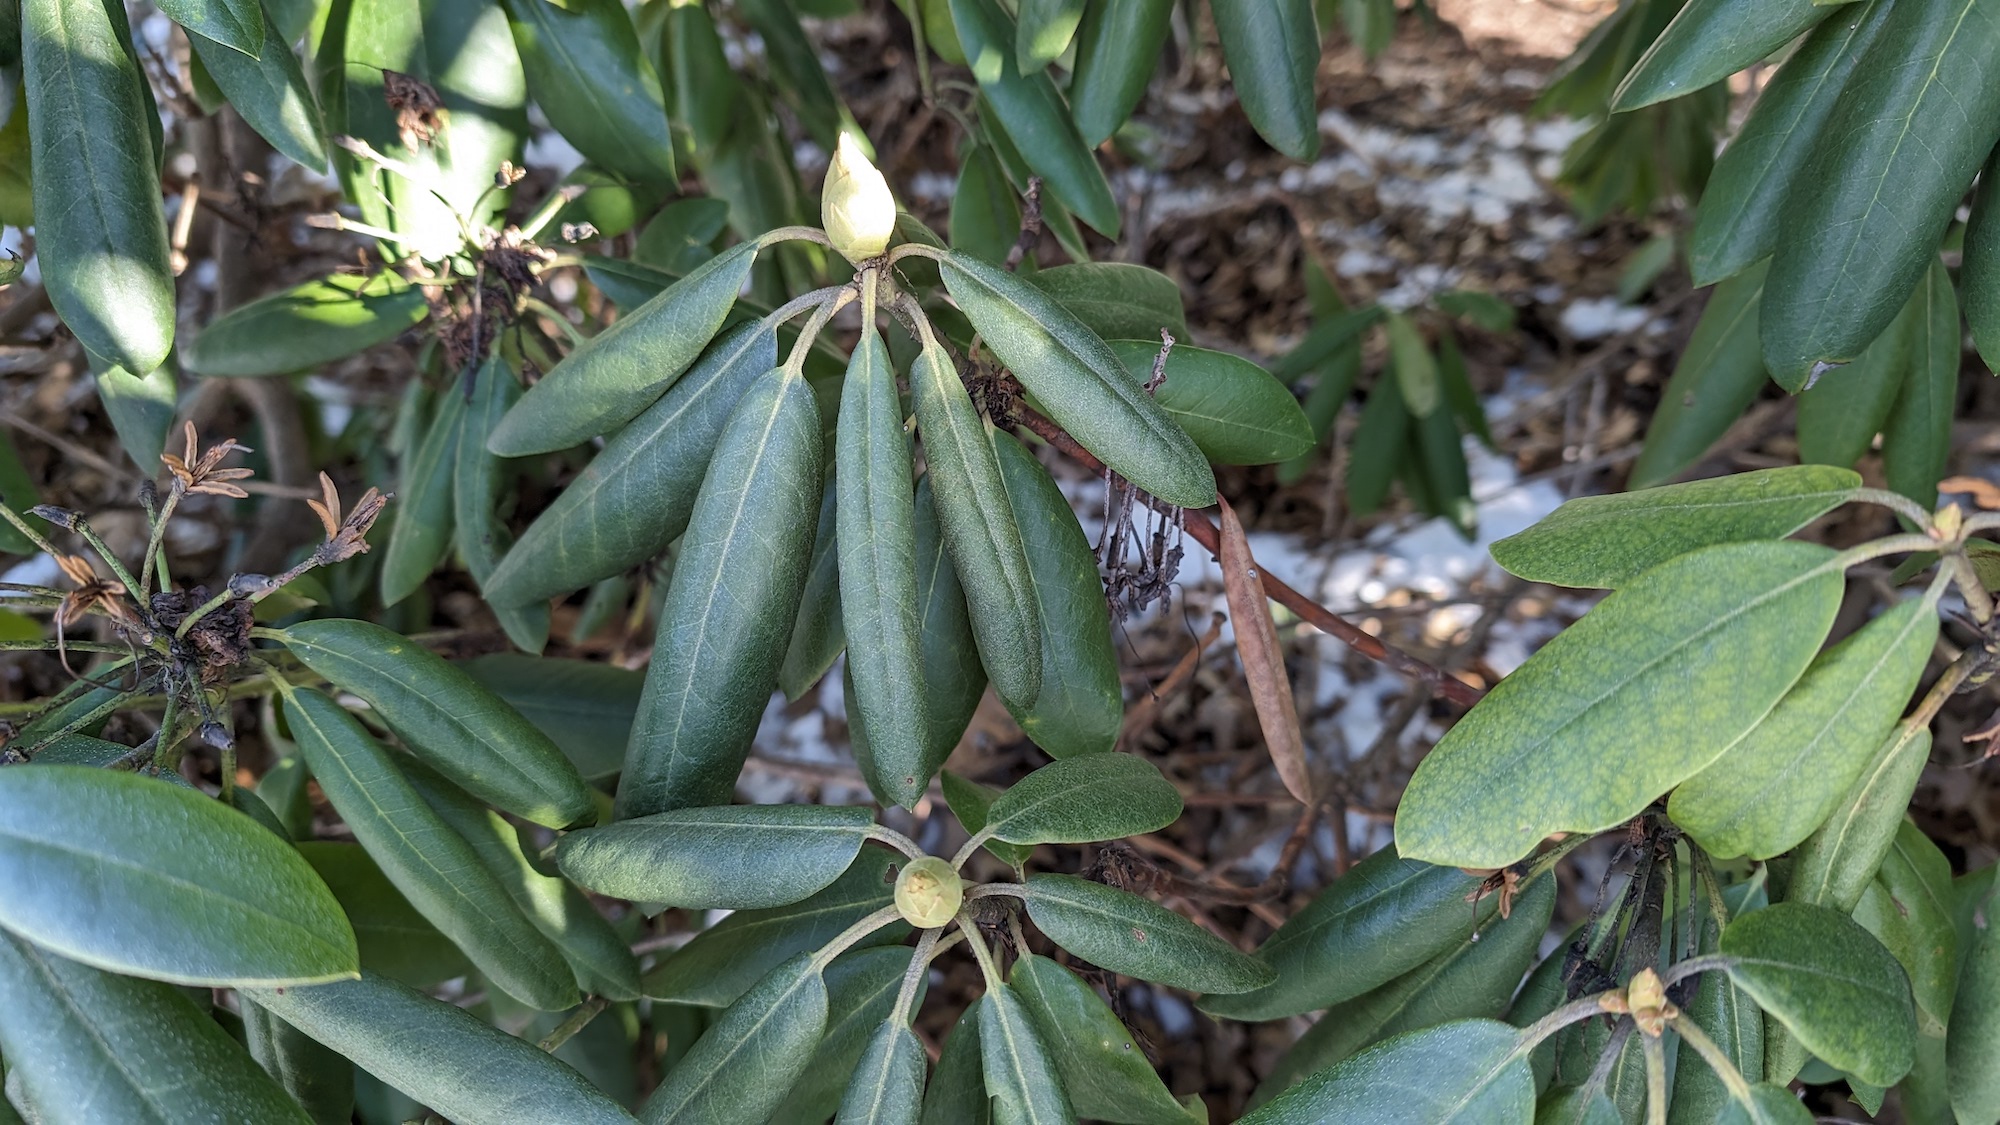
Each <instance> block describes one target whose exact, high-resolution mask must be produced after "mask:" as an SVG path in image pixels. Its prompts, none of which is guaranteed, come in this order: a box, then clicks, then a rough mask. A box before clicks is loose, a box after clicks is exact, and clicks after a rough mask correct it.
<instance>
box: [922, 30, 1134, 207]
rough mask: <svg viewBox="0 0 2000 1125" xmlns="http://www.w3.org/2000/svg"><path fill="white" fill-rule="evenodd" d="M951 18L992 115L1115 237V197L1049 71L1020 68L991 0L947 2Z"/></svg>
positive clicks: (1038, 168)
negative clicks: (1028, 71)
mask: <svg viewBox="0 0 2000 1125" xmlns="http://www.w3.org/2000/svg"><path fill="white" fill-rule="evenodd" d="M951 22H952V24H953V26H954V27H955V28H956V29H957V31H958V40H959V43H960V44H962V45H963V46H964V49H965V57H966V60H967V64H968V65H970V66H971V67H972V75H973V77H974V78H976V79H977V80H978V81H979V90H980V93H982V94H984V95H985V97H986V101H987V103H988V104H989V105H990V106H991V107H992V110H993V116H994V117H995V118H996V119H997V120H998V121H999V123H1000V125H1001V126H1002V127H1003V128H1004V129H1006V131H1007V135H1008V136H1009V137H1010V138H1011V139H1012V140H1013V142H1014V143H1015V144H1016V145H1018V146H1020V150H1021V155H1022V156H1024V157H1025V158H1026V159H1027V163H1028V166H1029V167H1031V168H1033V169H1034V170H1035V172H1036V173H1037V174H1038V175H1040V176H1041V177H1042V178H1043V179H1044V180H1045V181H1046V183H1047V185H1048V191H1049V192H1050V194H1052V195H1054V196H1055V198H1056V199H1057V200H1058V201H1059V202H1061V203H1062V205H1063V206H1064V207H1067V208H1068V209H1069V210H1071V211H1074V212H1075V213H1076V216H1077V217H1078V218H1080V219H1082V220H1083V221H1084V222H1086V223H1089V224H1090V225H1091V226H1092V227H1094V228H1096V230H1097V231H1098V233H1100V234H1102V235H1104V236H1105V237H1106V238H1113V239H1115V238H1117V237H1118V219H1119V215H1118V202H1117V200H1116V199H1114V198H1112V195H1111V185H1110V184H1109V183H1107V182H1106V181H1105V179H1104V173H1103V171H1102V170H1101V169H1099V168H1098V166H1097V158H1096V157H1095V156H1093V155H1091V151H1090V149H1089V148H1088V147H1087V146H1086V145H1085V144H1084V143H1083V137H1082V136H1081V135H1079V134H1078V133H1077V131H1076V123H1075V122H1074V121H1072V120H1070V116H1069V107H1068V106H1067V105H1066V104H1064V102H1063V98H1062V94H1061V93H1059V92H1058V91H1057V90H1056V85H1055V82H1054V80H1053V79H1051V78H1050V77H1049V75H1048V74H1047V72H1041V73H1035V74H1025V75H1024V74H1022V73H1021V69H1020V67H1019V66H1018V65H1017V63H1016V62H1015V41H1016V30H1015V26H1014V22H1013V21H1012V20H1010V19H1008V18H1007V14H1006V12H1004V11H1002V10H1001V8H1000V5H999V4H998V3H996V2H995V0H951Z"/></svg>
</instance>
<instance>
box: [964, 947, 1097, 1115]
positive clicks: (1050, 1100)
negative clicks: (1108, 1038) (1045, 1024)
mask: <svg viewBox="0 0 2000 1125" xmlns="http://www.w3.org/2000/svg"><path fill="white" fill-rule="evenodd" d="M975 940H983V939H975ZM979 1058H980V1063H981V1068H980V1069H981V1070H982V1072H983V1073H984V1074H985V1076H986V1093H987V1094H988V1095H989V1096H990V1097H991V1098H992V1099H993V1109H992V1112H993V1116H994V1118H995V1119H997V1120H999V1121H1002V1122H1009V1123H1018V1125H1064V1123H1066V1122H1070V1121H1074V1120H1076V1114H1075V1112H1074V1111H1072V1110H1071V1109H1070V1104H1069V1098H1068V1097H1067V1096H1066V1095H1065V1094H1064V1093H1063V1088H1062V1085H1061V1083H1059V1082H1057V1081H1056V1068H1055V1065H1054V1062H1053V1060H1051V1059H1050V1058H1049V1050H1048V1045H1047V1044H1045V1043H1043V1042H1042V1038H1041V1036H1040V1035H1038V1034H1037V1033H1036V1032H1035V1024H1034V1021H1033V1020H1032V1019H1030V1018H1029V1016H1028V1009H1027V1006H1026V1005H1024V1004H1022V1003H1021V998H1020V996H1019V995H1018V994H1017V993H1016V992H1015V989H1014V986H1013V985H1010V984H1005V983H1002V982H999V981H990V982H988V984H987V987H986V995H985V997H984V998H983V999H982V1000H981V1001H980V1004H979Z"/></svg>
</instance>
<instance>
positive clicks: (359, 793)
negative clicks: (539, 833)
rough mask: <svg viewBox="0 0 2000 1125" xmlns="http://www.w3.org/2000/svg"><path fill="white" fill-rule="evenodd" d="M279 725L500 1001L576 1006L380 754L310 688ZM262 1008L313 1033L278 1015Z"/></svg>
mask: <svg viewBox="0 0 2000 1125" xmlns="http://www.w3.org/2000/svg"><path fill="white" fill-rule="evenodd" d="M285 720H286V723H287V724H288V725H289V726H290V727H291V729H292V733H293V735H294V737H296V738H297V739H298V743H299V750H300V752H301V754H303V755H304V757H305V760H306V764H307V765H308V766H310V767H311V768H312V772H313V777H314V778H316V779H317V780H318V781H319V784H320V788H321V789H322V790H324V791H325V793H326V797H327V800H328V801H330V802H332V804H333V807H334V808H335V809H336V810H337V811H338V812H339V813H340V816H341V819H342V820H344V821H346V822H347V826H348V827H349V828H350V829H352V830H353V832H354V838H355V839H357V840H359V841H360V842H361V846H362V847H365V848H367V849H368V854H369V855H370V856H371V857H373V858H374V860H375V862H376V863H377V864H379V865H380V866H381V868H382V873H383V874H384V875H387V876H388V877H389V881H390V882H392V883H394V884H395V885H396V889H397V890H399V891H401V892H403V896H404V897H405V898H407V899H409V901H410V905H412V906H414V907H416V908H417V910H418V912H419V913H421V914H422V915H423V916H424V917H425V918H426V919H428V920H429V921H430V923H431V924H432V925H434V926H436V927H437V928H438V929H439V930H440V931H441V932H443V933H444V934H445V935H446V936H447V937H449V938H451V940H452V941H453V942H455V943H457V945H458V947H459V948H460V949H463V950H464V951H465V953H466V955H467V956H468V957H470V958H472V961H473V963H474V964H475V965H477V966H479V969H480V971H481V972H483V973H485V974H486V976H487V977H488V978H489V979H491V980H492V981H493V983H494V984H496V985H498V986H499V987H500V988H502V989H504V990H505V991H506V992H507V994H508V995H510V996H513V997H514V998H515V999H517V1000H520V1001H521V1002H522V1003H524V1004H528V1005H531V1006H534V1007H538V1008H541V1009H543V1010H545V1011H554V1010H556V1009H559V1008H567V1007H569V1006H571V1005H573V1004H575V1003H576V1001H577V991H576V982H575V981H574V980H573V979H572V978H571V975H570V972H569V967H568V966H567V965H566V964H564V963H563V960H562V955H561V954H560V953H559V952H558V951H557V950H556V948H555V946H554V945H552V944H551V943H550V942H549V940H548V939H547V938H545V937H543V936H542V935H541V933H540V932H539V931H537V930H536V929H535V928H534V927H533V926H531V925H529V924H528V920H527V919H526V918H525V917H523V916H522V915H521V912H520V911H519V910H518V909H516V908H515V907H514V904H513V903H512V902H510V901H509V900H508V898H507V891H506V889H505V888H504V887H502V886H501V885H500V882H499V880H497V879H495V878H494V877H493V875H492V874H491V873H490V872H488V871H487V870H486V868H485V867H484V866H482V865H481V863H480V861H479V856H478V855H477V853H475V852H474V851H473V850H472V845H470V844H468V843H466V842H465V841H464V840H463V839H461V838H460V837H459V836H458V835H457V834H456V833H454V832H453V831H452V830H451V827H450V826H449V825H447V824H445V823H444V821H443V820H441V819H439V817H438V815H437V814H436V813H434V812H432V811H431V810H430V807H429V806H428V805H426V804H425V803H424V799H423V798H422V797H420V796H418V795H417V792H416V790H414V789H412V788H411V787H410V783H409V782H408V781H407V780H405V779H404V777H403V774H402V771H401V770H400V769H398V768H397V766H396V762H395V760H394V758H393V757H391V755H390V752H389V751H388V749H386V748H385V747H383V746H382V745H381V744H380V743H378V742H376V741H375V740H374V739H372V738H370V737H368V732H367V731H366V730H365V729H363V728H362V726H361V724H360V723H359V722H358V721H356V720H355V718H354V717H353V716H352V715H349V714H348V713H347V712H346V711H345V710H343V709H342V708H341V707H340V705H339V704H337V703H335V702H334V701H333V700H331V699H328V698H327V697H326V696H324V695H321V694H320V693H318V692H316V691H313V690H311V689H300V690H299V691H297V692H294V693H293V694H292V695H291V696H290V697H288V698H287V699H286V701H285ZM266 1006H267V1007H272V1009H273V1010H274V1011H276V1012H278V1014H279V1015H280V1016H283V1017H284V1018H285V1019H286V1020H287V1021H288V1022H291V1023H293V1024H295V1025H297V1026H298V1027H299V1028H300V1030H302V1031H305V1032H306V1033H307V1034H314V1032H313V1029H312V1028H311V1027H310V1026H307V1025H304V1024H299V1023H298V1021H297V1020H292V1019H291V1018H290V1017H289V1016H284V1009H283V1008H280V1007H275V1006H272V1005H266ZM316 1037H317V1036H316ZM330 1045H332V1046H334V1047H335V1049H339V1047H338V1045H337V1044H330ZM349 1057H352V1056H349ZM356 1061H357V1062H358V1061H360V1060H358V1059H357V1060H356ZM362 1065H364V1066H366V1065H367V1064H366V1063H363V1064H362Z"/></svg>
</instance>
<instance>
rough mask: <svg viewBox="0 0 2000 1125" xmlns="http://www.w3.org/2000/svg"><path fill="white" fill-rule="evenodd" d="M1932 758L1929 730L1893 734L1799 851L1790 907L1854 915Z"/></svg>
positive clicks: (1905, 727) (1788, 889) (1907, 728)
mask: <svg viewBox="0 0 2000 1125" xmlns="http://www.w3.org/2000/svg"><path fill="white" fill-rule="evenodd" d="M1930 753H1931V732H1930V730H1929V729H1928V728H1924V727H1915V728H1913V727H1911V726H1909V725H1908V724H1902V725H1899V726H1897V727H1896V728H1895V729H1893V730H1891V731H1890V732H1889V737H1888V738H1887V739H1885V740H1884V741H1883V743H1882V745H1881V747H1880V748H1879V749H1877V750H1876V751H1875V756H1874V757H1873V758H1872V759H1870V761H1869V763H1868V766H1867V768H1866V769H1864V770H1862V771H1861V776H1860V777H1859V778H1857V779H1856V780H1855V782H1854V785H1853V786H1852V787H1850V788H1849V789H1848V791H1847V795H1846V796H1845V797H1842V798H1841V802H1840V806H1839V807H1838V808H1836V809H1834V811H1833V815H1832V816H1829V817H1827V818H1826V823H1825V824H1822V825H1820V826H1819V829H1818V830H1817V831H1815V832H1814V833H1813V834H1812V836H1810V837H1809V838H1808V839H1807V840H1806V842H1805V845H1804V846H1803V847H1801V848H1800V849H1799V852H1798V855H1797V856H1796V858H1794V860H1793V862H1792V878H1791V882H1790V883H1789V885H1788V886H1787V887H1786V890H1785V897H1786V898H1787V899H1788V900H1789V901H1792V902H1805V903H1815V904H1818V905H1821V906H1828V907H1832V908H1833V909H1835V910H1850V911H1851V910H1853V909H1854V906H1855V904H1856V903H1858V902H1860V901H1861V895H1862V893H1863V892H1864V891H1865V890H1867V888H1868V882H1869V880H1871V879H1873V878H1874V877H1875V870H1876V868H1878V867H1880V866H1881V863H1882V857H1883V856H1885V855H1887V854H1888V851H1889V847H1890V845H1891V844H1893V843H1894V842H1895V839H1896V828H1897V826H1898V825H1900V824H1901V823H1902V822H1903V813H1904V810H1905V809H1907V808H1908V807H1909V804H1910V794H1911V793H1912V792H1914V791H1915V790H1916V787H1917V777H1918V775H1919V774H1921V773H1922V772H1923V768H1924V762H1925V761H1926V760H1927V759H1928V758H1929V757H1930ZM1786 1077H1787V1078H1790V1077H1791V1076H1790V1075H1786Z"/></svg>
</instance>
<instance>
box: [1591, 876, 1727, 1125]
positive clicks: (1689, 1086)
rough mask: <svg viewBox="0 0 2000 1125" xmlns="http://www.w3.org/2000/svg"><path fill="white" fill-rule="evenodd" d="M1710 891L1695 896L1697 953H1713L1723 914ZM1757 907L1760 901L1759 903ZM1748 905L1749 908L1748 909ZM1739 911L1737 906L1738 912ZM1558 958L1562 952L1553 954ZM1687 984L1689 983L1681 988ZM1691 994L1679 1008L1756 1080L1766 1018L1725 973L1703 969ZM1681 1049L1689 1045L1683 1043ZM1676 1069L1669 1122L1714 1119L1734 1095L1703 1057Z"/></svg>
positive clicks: (1686, 1059)
mask: <svg viewBox="0 0 2000 1125" xmlns="http://www.w3.org/2000/svg"><path fill="white" fill-rule="evenodd" d="M1710 902H1711V900H1710V898H1709V896H1708V895H1706V894H1703V893H1701V892H1700V891H1697V892H1696V893H1695V896H1694V909H1695V918H1696V923H1695V924H1696V925H1698V926H1699V927H1700V932H1699V937H1698V942H1699V944H1698V945H1697V946H1696V952H1697V953H1701V954H1710V953H1714V952H1716V949H1717V945H1718V943H1719V941H1720V940H1721V937H1722V927H1723V925H1724V924H1725V923H1726V922H1727V921H1728V919H1727V918H1717V917H1716V916H1715V914H1714V913H1713V912H1712V911H1711V909H1710ZM1758 905H1759V906H1760V907H1761V906H1762V905H1764V904H1761V903H1760V904H1758ZM1746 908H1747V907H1746ZM1740 912H1741V910H1739V913H1740ZM1552 958H1553V959H1556V960H1561V959H1562V958H1561V955H1560V954H1556V955H1552ZM1683 987H1687V986H1683ZM1692 987H1693V988H1694V990H1695V991H1694V996H1693V997H1692V998H1691V999H1688V1000H1687V1001H1686V1003H1685V1005H1684V1007H1683V1011H1685V1012H1686V1013H1687V1018H1689V1019H1691V1020H1693V1021H1694V1022H1695V1024H1696V1025H1697V1026H1699V1027H1700V1028H1701V1030H1702V1032H1703V1034H1705V1035H1707V1036H1708V1037H1709V1039H1711V1040H1713V1041H1714V1043H1715V1045H1716V1046H1717V1047H1720V1048H1721V1049H1722V1052H1723V1054H1724V1055H1725V1056H1726V1057H1728V1059H1729V1060H1730V1062H1731V1063H1733V1064H1734V1065H1735V1066H1736V1069H1737V1072H1738V1073H1740V1074H1742V1075H1743V1076H1744V1077H1745V1078H1750V1079H1755V1078H1756V1077H1757V1076H1759V1075H1761V1074H1762V1073H1763V1072H1764V1018H1763V1014H1762V1013H1760V1012H1759V1011H1758V1010H1757V1006H1756V1004H1755V1003H1754V1002H1752V1001H1751V999H1750V997H1749V996H1748V994H1746V993H1745V992H1744V991H1743V990H1742V989H1740V988H1738V987H1736V983H1735V982H1734V981H1732V980H1730V979H1729V978H1728V976H1727V975H1726V974H1723V973H1704V974H1702V975H1701V976H1699V977H1696V978H1695V979H1694V981H1693V982H1692ZM1682 1050H1683V1051H1689V1050H1691V1049H1690V1048H1688V1047H1686V1046H1685V1045H1683V1047H1682ZM1681 1059H1682V1060H1683V1061H1682V1062H1681V1064H1680V1065H1679V1066H1676V1067H1675V1068H1674V1085H1673V1098H1672V1100H1671V1104H1670V1109H1669V1116H1668V1125H1699V1123H1701V1122H1708V1121H1715V1120H1717V1119H1718V1118H1720V1117H1722V1116H1723V1115H1724V1114H1726V1113H1727V1112H1728V1107H1729V1106H1730V1104H1731V1102H1732V1099H1731V1096H1730V1093H1729V1087H1728V1086H1727V1085H1726V1084H1725V1083H1724V1082H1723V1080H1722V1076H1721V1075H1720V1074H1718V1073H1716V1071H1715V1069H1714V1068H1712V1067H1710V1066H1709V1065H1708V1063H1707V1061H1706V1060H1703V1061H1700V1062H1696V1061H1693V1056H1692V1055H1691V1054H1683V1055H1682V1056H1681Z"/></svg>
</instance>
